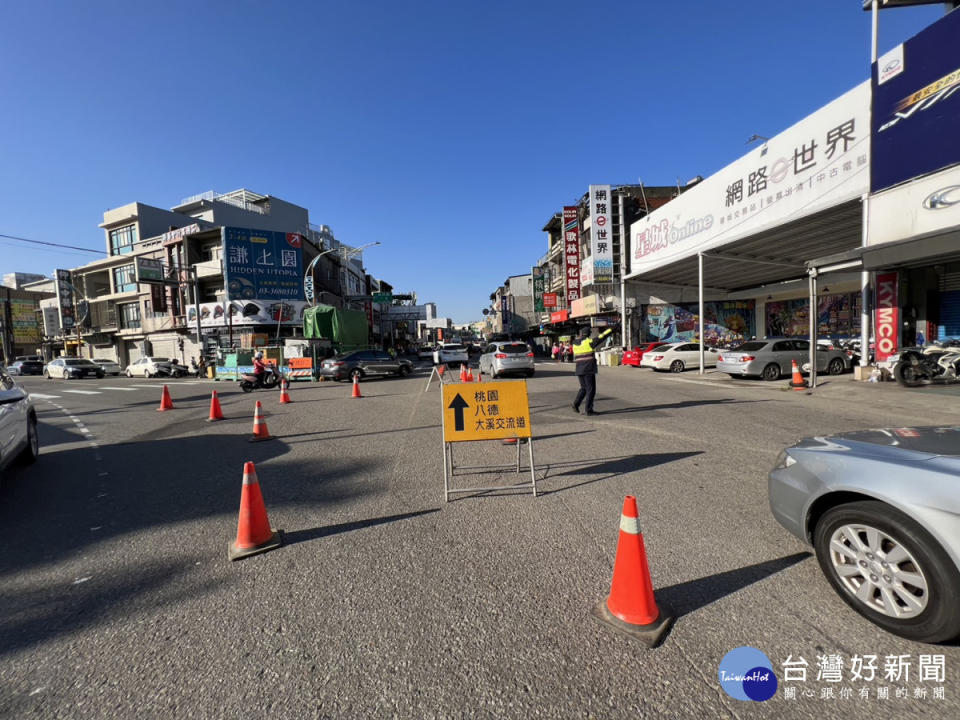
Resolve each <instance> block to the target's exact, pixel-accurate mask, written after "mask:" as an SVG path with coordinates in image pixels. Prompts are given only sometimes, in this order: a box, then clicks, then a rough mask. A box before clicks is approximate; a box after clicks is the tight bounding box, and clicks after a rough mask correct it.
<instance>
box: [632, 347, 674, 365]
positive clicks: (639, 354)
mask: <svg viewBox="0 0 960 720" xmlns="http://www.w3.org/2000/svg"><path fill="white" fill-rule="evenodd" d="M668 344H669V343H665V342H649V343H644V344H643V345H637V346H636V347H635V348H633V350H627V351H626V352H624V353H623V364H624V365H632V366H633V367H640V361H641V360H642V359H643V355H644V353H646V352H648V351H650V350H653V349H654V348H658V347H663V346H664V345H668Z"/></svg>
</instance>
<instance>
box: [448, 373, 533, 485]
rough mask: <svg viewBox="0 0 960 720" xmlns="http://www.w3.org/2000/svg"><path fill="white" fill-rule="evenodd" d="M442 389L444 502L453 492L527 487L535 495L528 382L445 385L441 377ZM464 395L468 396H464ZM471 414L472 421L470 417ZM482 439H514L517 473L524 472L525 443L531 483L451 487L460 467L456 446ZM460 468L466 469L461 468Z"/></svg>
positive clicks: (508, 440)
mask: <svg viewBox="0 0 960 720" xmlns="http://www.w3.org/2000/svg"><path fill="white" fill-rule="evenodd" d="M440 389H441V393H440V395H441V406H440V417H441V419H442V422H441V427H442V436H443V499H444V501H445V502H449V501H450V495H451V494H453V493H478V492H487V491H490V490H518V489H523V488H527V487H529V488H530V490H531V492H532V493H533V496H534V497H536V496H537V473H536V466H535V465H534V462H533V435H532V432H531V428H530V408H529V403H528V401H527V383H526V381H523V380H519V381H517V380H514V381H507V382H484V383H447V384H443V382H442V377H441V386H440ZM464 395H466V396H467V397H466V398H465V397H464ZM470 410H473V412H472V413H468V411H470ZM468 414H469V415H471V420H468V419H467V415H468ZM471 421H472V424H471ZM483 441H487V442H489V441H500V442H503V441H507V442H510V441H512V442H515V443H516V445H517V474H520V473H521V472H523V469H522V467H521V463H520V446H521V445H523V444H526V446H527V450H528V453H529V457H530V482H529V483H526V482H523V483H517V484H514V485H491V486H487V487H469V488H453V487H451V484H452V478H453V476H454V471H455V470H456V469H457V466H456V464H455V462H454V456H453V446H454V445H455V444H456V443H458V442H483ZM460 469H461V470H463V469H466V468H465V467H461V468H460ZM471 469H480V468H471Z"/></svg>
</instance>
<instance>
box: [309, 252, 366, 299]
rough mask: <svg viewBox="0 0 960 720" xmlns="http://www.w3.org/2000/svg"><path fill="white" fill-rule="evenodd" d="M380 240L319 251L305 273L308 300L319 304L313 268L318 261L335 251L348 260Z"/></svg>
mask: <svg viewBox="0 0 960 720" xmlns="http://www.w3.org/2000/svg"><path fill="white" fill-rule="evenodd" d="M379 244H380V241H379V240H378V241H376V242H371V243H367V244H366V245H361V246H360V247H355V248H348V247H347V246H346V245H339V246H337V247H335V248H330V249H329V250H324V251H323V252H322V253H319V254H318V255H317V256H316V257H315V258H313V260H311V261H310V264H309V265H307V270H306V272H305V273H304V274H303V294H304V295H305V296H306V298H307V299H308V300H310V301H311V302H312V303H313V305H314V306H316V304H317V296H316V293H314V290H313V268H314V267H316V265H317V261H318V260H320V258H322V257H323V256H324V255H329V254H330V253H333V252H341V251H342V256H341V257H342V258H343V259H344V260H346V259H347V258H349V257H352V256H354V255H357V254H358V253H361V252H363V250H364V249H365V248H368V247H372V246H374V245H379Z"/></svg>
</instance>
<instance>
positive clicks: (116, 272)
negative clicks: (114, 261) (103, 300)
mask: <svg viewBox="0 0 960 720" xmlns="http://www.w3.org/2000/svg"><path fill="white" fill-rule="evenodd" d="M113 288H114V289H113V291H114V292H118V293H122V292H132V291H135V290H136V289H137V275H136V273H135V272H134V269H133V265H122V266H121V267H118V268H114V269H113Z"/></svg>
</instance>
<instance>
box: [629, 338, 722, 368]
mask: <svg viewBox="0 0 960 720" xmlns="http://www.w3.org/2000/svg"><path fill="white" fill-rule="evenodd" d="M717 356H718V353H717V349H716V348H712V347H708V348H705V350H704V356H703V366H704V367H714V366H716V364H717ZM640 367H649V368H653V369H654V370H669V371H670V372H674V373H681V372H683V371H684V370H686V369H687V368H699V367H700V344H699V343H673V344H670V345H661V346H660V347H658V348H654V349H653V350H650V351H648V352H645V353H644V354H643V359H642V360H641V361H640Z"/></svg>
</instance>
